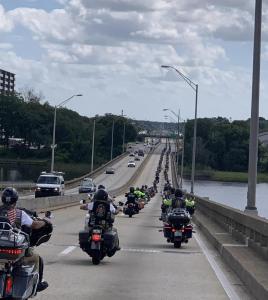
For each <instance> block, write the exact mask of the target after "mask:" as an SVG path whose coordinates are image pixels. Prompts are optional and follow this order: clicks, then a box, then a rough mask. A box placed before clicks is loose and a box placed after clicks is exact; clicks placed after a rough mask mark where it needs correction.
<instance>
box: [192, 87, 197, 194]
mask: <svg viewBox="0 0 268 300" xmlns="http://www.w3.org/2000/svg"><path fill="white" fill-rule="evenodd" d="M197 101H198V84H197V85H196V89H195V113H194V140H193V150H192V172H191V194H193V193H194V176H195V158H196V131H197Z"/></svg>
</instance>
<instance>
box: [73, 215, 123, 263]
mask: <svg viewBox="0 0 268 300" xmlns="http://www.w3.org/2000/svg"><path fill="white" fill-rule="evenodd" d="M79 245H80V248H81V249H82V250H83V251H84V252H86V253H87V254H88V255H89V256H90V257H91V258H92V263H93V264H94V265H98V264H99V263H100V261H101V260H102V259H103V258H104V257H105V256H108V257H112V256H113V255H114V254H115V253H116V251H117V248H118V246H119V239H118V234H117V232H116V230H114V229H112V227H111V226H109V224H107V222H105V221H103V223H102V224H98V225H95V224H94V222H91V223H90V224H89V229H88V230H83V231H80V232H79Z"/></svg>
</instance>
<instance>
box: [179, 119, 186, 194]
mask: <svg viewBox="0 0 268 300" xmlns="http://www.w3.org/2000/svg"><path fill="white" fill-rule="evenodd" d="M185 126H186V123H185V121H184V123H183V130H182V134H183V138H182V152H181V176H180V184H179V187H180V188H181V189H182V182H183V168H184V149H185V148H184V146H185V143H184V142H185Z"/></svg>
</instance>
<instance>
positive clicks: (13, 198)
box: [1, 187, 19, 205]
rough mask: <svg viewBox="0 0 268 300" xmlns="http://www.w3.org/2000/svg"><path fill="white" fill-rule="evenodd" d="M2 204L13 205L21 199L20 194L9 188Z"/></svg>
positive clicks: (3, 194)
mask: <svg viewBox="0 0 268 300" xmlns="http://www.w3.org/2000/svg"><path fill="white" fill-rule="evenodd" d="M1 199H2V202H3V203H4V204H6V205H12V204H14V203H16V202H17V201H18V199H19V195H18V192H17V191H16V190H15V189H14V188H13V187H7V188H5V189H4V191H3V193H2V198H1Z"/></svg>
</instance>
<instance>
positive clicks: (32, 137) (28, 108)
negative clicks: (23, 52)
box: [0, 94, 137, 165]
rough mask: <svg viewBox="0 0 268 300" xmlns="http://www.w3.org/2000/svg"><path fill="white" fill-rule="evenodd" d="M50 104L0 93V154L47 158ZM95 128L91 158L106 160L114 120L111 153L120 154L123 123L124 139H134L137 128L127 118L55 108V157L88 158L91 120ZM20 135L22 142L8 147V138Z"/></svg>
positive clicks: (80, 159)
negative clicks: (85, 114) (91, 114)
mask: <svg viewBox="0 0 268 300" xmlns="http://www.w3.org/2000/svg"><path fill="white" fill-rule="evenodd" d="M53 118H54V107H52V106H51V105H49V103H48V102H45V103H41V102H40V99H39V98H38V97H32V98H29V97H28V98H25V97H23V95H21V94H15V95H12V96H5V95H0V134H1V135H0V137H1V138H0V146H1V148H0V151H1V157H2V158H3V157H11V158H30V159H32V158H37V159H50V154H51V144H52V131H53ZM94 119H95V122H96V127H95V128H96V131H95V162H96V164H97V165H99V164H101V163H103V162H104V161H107V160H109V158H110V146H111V136H112V123H113V122H114V152H113V153H114V157H115V156H117V155H119V154H121V153H122V150H123V147H122V143H123V130H124V124H125V143H127V142H130V141H135V139H136V137H137V130H136V128H135V127H134V126H133V124H132V122H131V120H129V119H126V118H124V117H121V116H116V115H111V114H106V115H104V116H95V117H94V118H88V117H85V116H81V115H79V114H78V113H77V112H75V111H72V110H70V109H67V108H58V109H57V126H56V144H57V148H56V152H55V155H56V160H60V161H63V162H90V159H91V148H92V130H93V121H94ZM14 137H15V138H22V139H23V141H24V142H23V143H22V144H20V145H19V144H18V145H16V146H15V147H12V148H10V147H9V143H10V138H14Z"/></svg>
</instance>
